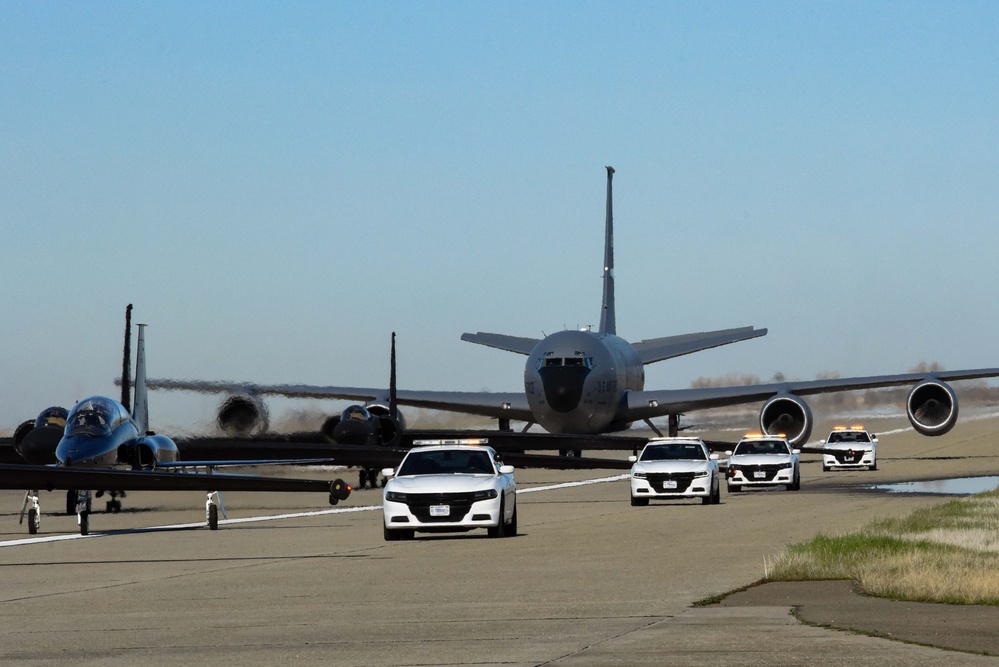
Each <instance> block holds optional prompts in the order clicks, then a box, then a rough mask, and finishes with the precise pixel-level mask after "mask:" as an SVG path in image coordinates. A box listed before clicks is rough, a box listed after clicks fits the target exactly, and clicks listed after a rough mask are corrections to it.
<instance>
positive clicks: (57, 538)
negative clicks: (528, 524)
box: [0, 473, 628, 547]
mask: <svg viewBox="0 0 999 667" xmlns="http://www.w3.org/2000/svg"><path fill="white" fill-rule="evenodd" d="M623 479H628V473H624V474H621V475H614V476H613V477H600V478H597V479H585V480H582V481H579V482H563V483H561V484H549V485H547V486H535V487H532V488H529V489H517V493H518V494H521V493H537V492H538V491H557V490H558V489H569V488H573V487H577V486H588V485H590V484H602V483H604V482H619V481H621V480H623ZM381 508H382V506H381V505H362V506H360V507H340V508H337V509H328V510H313V511H310V512H293V513H289V514H266V515H262V516H248V517H243V518H241V519H220V520H219V525H220V526H226V525H230V524H237V523H255V522H258V521H278V520H281V519H299V518H302V517H309V516H324V515H327V514H351V513H354V512H372V511H375V510H381ZM204 527H205V523H204V522H203V521H199V522H197V523H175V524H172V525H167V526H148V527H146V528H129V529H127V530H115V531H110V532H106V533H100V532H97V533H91V534H90V535H80V534H78V533H73V534H67V535H47V536H45V537H26V538H23V539H18V540H6V541H4V542H0V547H19V546H24V545H26V544H44V543H46V542H63V541H65V540H82V539H88V538H91V537H114V536H115V535H134V534H135V533H151V532H157V531H163V530H191V529H193V528H204Z"/></svg>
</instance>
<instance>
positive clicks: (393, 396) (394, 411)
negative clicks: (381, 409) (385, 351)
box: [389, 331, 399, 419]
mask: <svg viewBox="0 0 999 667" xmlns="http://www.w3.org/2000/svg"><path fill="white" fill-rule="evenodd" d="M389 415H390V416H391V417H392V419H398V417H399V405H398V396H397V393H396V384H395V332H394V331H393V332H392V353H391V355H390V357H389Z"/></svg>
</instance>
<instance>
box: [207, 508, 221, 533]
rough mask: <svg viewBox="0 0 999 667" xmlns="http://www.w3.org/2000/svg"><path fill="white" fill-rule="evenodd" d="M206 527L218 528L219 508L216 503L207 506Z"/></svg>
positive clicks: (210, 528)
mask: <svg viewBox="0 0 999 667" xmlns="http://www.w3.org/2000/svg"><path fill="white" fill-rule="evenodd" d="M208 529H209V530H218V529H219V508H218V505H209V506H208Z"/></svg>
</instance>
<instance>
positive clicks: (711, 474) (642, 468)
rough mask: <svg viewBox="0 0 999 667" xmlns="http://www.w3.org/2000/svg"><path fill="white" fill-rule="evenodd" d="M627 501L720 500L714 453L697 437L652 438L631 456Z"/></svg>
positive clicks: (711, 503) (715, 502) (719, 484)
mask: <svg viewBox="0 0 999 667" xmlns="http://www.w3.org/2000/svg"><path fill="white" fill-rule="evenodd" d="M628 460H629V461H631V462H632V463H634V464H635V465H633V466H631V504H632V505H636V506H638V505H648V504H649V500H650V499H652V498H662V499H666V498H700V499H701V503H703V504H704V505H715V504H717V503H719V502H720V501H721V480H720V479H719V477H718V455H717V454H712V453H710V452H709V451H708V448H707V446H706V445H705V444H704V442H702V441H701V440H699V439H698V438H653V439H652V440H649V442H648V443H647V444H646V445H645V447H644V448H643V449H642V453H641V454H639V455H638V456H631V457H629V458H628Z"/></svg>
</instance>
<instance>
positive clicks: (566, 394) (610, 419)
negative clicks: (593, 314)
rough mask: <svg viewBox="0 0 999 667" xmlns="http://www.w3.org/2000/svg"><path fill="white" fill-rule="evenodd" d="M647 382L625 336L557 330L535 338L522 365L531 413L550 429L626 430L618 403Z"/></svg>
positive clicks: (550, 430) (555, 430)
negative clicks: (629, 392)
mask: <svg viewBox="0 0 999 667" xmlns="http://www.w3.org/2000/svg"><path fill="white" fill-rule="evenodd" d="M644 386H645V369H644V367H643V365H642V361H641V359H639V357H638V353H637V352H635V350H634V348H633V347H632V346H631V345H630V344H629V343H628V342H627V341H626V340H624V339H623V338H619V337H618V336H615V335H612V334H604V333H595V332H593V331H588V330H583V331H560V332H558V333H555V334H552V335H550V336H548V337H546V338H545V339H544V340H542V341H541V342H539V343H538V344H537V345H536V346H535V347H534V349H533V350H531V353H530V354H529V355H528V358H527V364H526V366H525V367H524V391H525V393H526V394H527V401H528V404H529V405H530V407H531V412H532V413H533V415H534V418H535V419H536V420H537V422H538V424H540V425H541V426H542V427H543V428H544V429H545V430H546V431H548V432H549V433H589V434H593V433H607V432H610V431H618V430H623V429H626V428H628V427H629V426H630V425H631V424H630V422H625V421H622V420H621V418H620V417H619V407H620V406H621V404H622V399H623V398H624V396H625V393H626V392H628V391H633V390H635V391H640V390H641V389H642V388H643V387H644Z"/></svg>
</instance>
